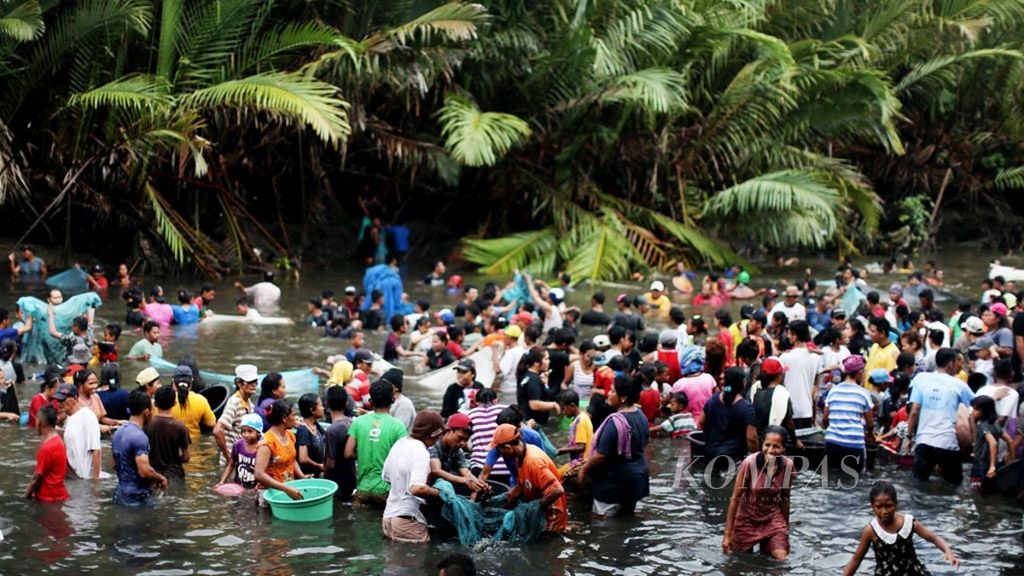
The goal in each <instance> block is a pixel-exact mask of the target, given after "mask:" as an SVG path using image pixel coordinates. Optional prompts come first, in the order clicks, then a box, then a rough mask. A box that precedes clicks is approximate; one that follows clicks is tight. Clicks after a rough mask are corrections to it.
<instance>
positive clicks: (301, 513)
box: [263, 478, 338, 522]
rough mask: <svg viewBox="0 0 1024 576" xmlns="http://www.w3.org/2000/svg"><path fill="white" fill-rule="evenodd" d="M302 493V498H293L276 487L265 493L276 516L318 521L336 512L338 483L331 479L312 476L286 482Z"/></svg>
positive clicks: (285, 518)
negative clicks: (335, 503)
mask: <svg viewBox="0 0 1024 576" xmlns="http://www.w3.org/2000/svg"><path fill="white" fill-rule="evenodd" d="M285 484H286V485H287V486H291V487H293V488H295V489H297V490H298V491H299V492H301V493H302V500H292V499H291V498H290V497H289V496H288V495H287V494H285V493H284V492H281V491H280V490H276V489H274V488H270V489H268V490H267V491H266V492H264V493H263V498H264V499H265V500H266V501H267V503H268V504H270V512H271V513H272V514H273V515H274V518H279V519H281V520H290V521H292V522H318V521H320V520H326V519H328V518H330V517H331V516H332V515H333V514H334V493H335V492H337V491H338V485H337V484H335V483H334V482H333V481H331V480H323V479H320V478H311V479H306V480H292V481H291V482H286V483H285Z"/></svg>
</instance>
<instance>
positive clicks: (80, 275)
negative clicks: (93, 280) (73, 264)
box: [46, 268, 89, 294]
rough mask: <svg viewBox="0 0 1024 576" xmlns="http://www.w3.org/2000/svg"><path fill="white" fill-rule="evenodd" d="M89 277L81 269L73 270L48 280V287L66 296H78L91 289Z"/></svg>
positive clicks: (55, 275)
mask: <svg viewBox="0 0 1024 576" xmlns="http://www.w3.org/2000/svg"><path fill="white" fill-rule="evenodd" d="M88 276H89V275H88V274H86V273H85V270H82V269H81V268H71V269H69V270H65V271H63V272H61V273H60V274H54V275H53V276H50V277H49V278H47V279H46V285H47V286H48V287H50V288H56V289H58V290H60V291H61V292H63V293H65V294H78V293H80V292H85V291H86V290H88V289H89V281H88V280H86V278H87V277H88Z"/></svg>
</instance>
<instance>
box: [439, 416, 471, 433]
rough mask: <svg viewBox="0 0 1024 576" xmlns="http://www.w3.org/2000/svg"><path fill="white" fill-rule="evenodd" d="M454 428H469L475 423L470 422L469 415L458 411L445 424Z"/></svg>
mask: <svg viewBox="0 0 1024 576" xmlns="http://www.w3.org/2000/svg"><path fill="white" fill-rule="evenodd" d="M445 425H446V426H448V428H451V429H452V430H469V429H470V428H472V427H473V425H472V424H471V423H470V422H469V416H466V415H465V414H463V413H462V412H456V413H455V414H452V415H451V416H449V417H448V422H447V423H446V424H445Z"/></svg>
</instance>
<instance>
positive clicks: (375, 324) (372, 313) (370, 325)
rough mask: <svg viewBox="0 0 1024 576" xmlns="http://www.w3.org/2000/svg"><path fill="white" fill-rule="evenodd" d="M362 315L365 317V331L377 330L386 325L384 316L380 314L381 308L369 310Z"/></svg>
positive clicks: (361, 313)
mask: <svg viewBox="0 0 1024 576" xmlns="http://www.w3.org/2000/svg"><path fill="white" fill-rule="evenodd" d="M360 315H361V316H362V317H363V329H364V330H376V329H378V328H380V327H381V325H382V324H383V323H384V315H383V314H381V313H380V309H379V308H378V309H376V310H374V309H373V308H368V309H366V310H363V311H362V312H360Z"/></svg>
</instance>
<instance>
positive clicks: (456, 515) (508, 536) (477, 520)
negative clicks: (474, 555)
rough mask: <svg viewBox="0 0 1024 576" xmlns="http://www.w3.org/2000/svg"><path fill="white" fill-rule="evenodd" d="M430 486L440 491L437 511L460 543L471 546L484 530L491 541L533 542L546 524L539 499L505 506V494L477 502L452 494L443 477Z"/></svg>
mask: <svg viewBox="0 0 1024 576" xmlns="http://www.w3.org/2000/svg"><path fill="white" fill-rule="evenodd" d="M434 488H437V490H438V491H439V492H440V493H441V500H442V501H443V502H444V507H443V508H442V510H441V515H442V516H443V517H444V519H445V520H447V521H448V522H450V523H451V524H452V526H454V527H455V529H456V531H457V532H458V534H459V542H460V543H462V545H463V546H474V545H476V544H477V543H478V542H480V541H482V540H484V539H485V538H486V537H487V534H493V536H491V538H490V541H491V542H498V541H502V540H504V541H507V542H513V543H529V542H535V541H537V539H539V538H540V536H541V533H543V532H544V528H545V526H546V525H547V519H546V518H545V517H544V511H543V510H542V509H541V507H540V500H533V501H531V502H525V503H521V504H518V505H517V506H516V507H515V508H513V509H512V510H506V509H505V508H504V505H505V494H499V495H496V496H492V497H490V498H488V499H486V500H484V502H483V504H481V503H479V502H471V501H470V500H469V499H468V498H465V497H462V496H459V495H458V494H456V493H455V488H454V487H453V486H452V485H451V483H450V482H448V481H447V480H438V481H437V482H435V483H434Z"/></svg>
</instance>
